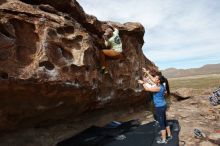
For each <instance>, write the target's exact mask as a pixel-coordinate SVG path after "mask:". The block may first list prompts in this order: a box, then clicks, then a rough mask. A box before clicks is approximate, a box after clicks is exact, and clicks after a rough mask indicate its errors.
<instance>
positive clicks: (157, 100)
mask: <svg viewBox="0 0 220 146" xmlns="http://www.w3.org/2000/svg"><path fill="white" fill-rule="evenodd" d="M164 93H165V87H164V86H163V85H160V91H159V92H155V93H154V94H153V100H154V105H155V107H162V106H165V105H166V101H165V98H164Z"/></svg>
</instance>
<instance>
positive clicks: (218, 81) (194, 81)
mask: <svg viewBox="0 0 220 146" xmlns="http://www.w3.org/2000/svg"><path fill="white" fill-rule="evenodd" d="M168 80H169V84H170V89H171V92H172V91H175V90H177V89H179V88H193V89H195V92H198V94H199V93H201V92H204V90H206V89H210V90H214V89H216V88H217V87H219V86H220V74H210V75H198V76H190V77H181V78H171V79H168Z"/></svg>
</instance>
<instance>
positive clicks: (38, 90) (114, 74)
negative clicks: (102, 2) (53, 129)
mask: <svg viewBox="0 0 220 146" xmlns="http://www.w3.org/2000/svg"><path fill="white" fill-rule="evenodd" d="M107 23H111V24H113V25H115V26H116V27H117V28H118V29H119V31H120V37H121V39H122V43H123V56H122V57H121V58H119V59H110V58H107V60H106V61H107V64H108V66H109V74H106V75H103V74H101V73H100V59H99V54H100V49H103V48H104V47H105V46H104V41H103V39H102V34H103V33H104V30H105V28H106V27H107ZM144 32H145V30H144V27H143V26H142V25H141V24H140V23H125V24H119V23H116V22H102V21H99V20H97V18H96V17H94V16H90V15H87V14H86V13H85V12H84V11H83V9H82V7H81V6H80V5H79V4H78V3H77V2H76V1H75V0H63V1H56V0H31V1H29V0H21V1H19V0H8V1H6V0H5V1H1V3H0V100H1V102H0V131H3V130H4V131H8V130H14V129H19V128H23V127H24V128H25V127H34V126H39V125H41V124H48V125H53V124H56V123H59V122H67V121H69V120H70V119H71V118H72V119H74V118H76V117H77V116H79V115H80V114H82V113H83V112H90V111H93V110H95V109H97V108H104V107H105V108H108V107H109V108H113V109H114V107H115V106H117V107H121V108H123V107H129V106H132V105H139V104H140V103H144V102H143V101H144V100H145V98H146V97H145V94H144V92H143V91H142V89H141V88H140V86H139V85H138V83H137V79H139V78H140V77H141V75H142V73H141V68H142V67H146V68H147V69H151V70H152V69H153V70H157V67H156V66H155V65H154V64H153V63H152V62H151V61H149V60H148V59H147V58H145V56H144V55H143V52H142V46H143V43H144V41H143V36H144Z"/></svg>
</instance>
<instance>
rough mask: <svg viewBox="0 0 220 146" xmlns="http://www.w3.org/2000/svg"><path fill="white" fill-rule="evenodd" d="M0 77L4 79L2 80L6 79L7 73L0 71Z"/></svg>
mask: <svg viewBox="0 0 220 146" xmlns="http://www.w3.org/2000/svg"><path fill="white" fill-rule="evenodd" d="M0 79H4V80H6V79H8V73H6V72H0Z"/></svg>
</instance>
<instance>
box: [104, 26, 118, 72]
mask: <svg viewBox="0 0 220 146" xmlns="http://www.w3.org/2000/svg"><path fill="white" fill-rule="evenodd" d="M103 39H104V41H105V46H106V49H103V50H101V53H100V57H101V64H102V68H101V70H102V73H104V74H105V73H108V70H107V66H106V62H105V56H107V57H110V58H119V57H120V56H121V53H122V43H121V39H120V36H119V30H118V29H117V28H115V27H114V26H112V25H111V24H108V28H107V29H106V30H105V33H104V35H103Z"/></svg>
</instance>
